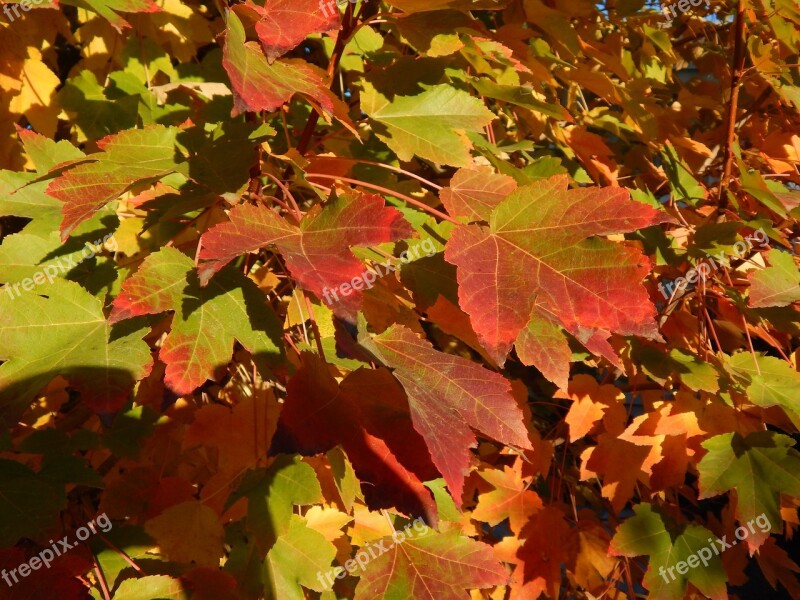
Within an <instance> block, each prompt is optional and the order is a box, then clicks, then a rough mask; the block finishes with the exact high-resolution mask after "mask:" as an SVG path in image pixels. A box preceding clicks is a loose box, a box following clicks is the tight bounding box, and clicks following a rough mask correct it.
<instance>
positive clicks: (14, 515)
mask: <svg viewBox="0 0 800 600" xmlns="http://www.w3.org/2000/svg"><path fill="white" fill-rule="evenodd" d="M65 507H66V496H65V494H64V489H63V486H61V485H59V484H56V483H54V482H52V481H49V480H48V479H47V478H45V477H41V476H40V475H37V474H36V473H34V472H33V471H31V470H30V469H29V468H28V467H26V466H25V465H22V464H20V463H17V462H14V461H10V460H0V510H3V515H5V516H4V517H3V520H2V522H0V545H2V547H4V548H10V547H11V546H13V545H14V544H16V543H17V542H18V541H19V540H20V539H21V538H32V539H35V538H37V537H39V536H40V535H42V534H43V533H44V532H47V531H49V530H51V529H52V528H53V526H54V525H55V524H56V523H57V522H58V520H57V515H58V513H59V511H61V510H63V509H64V508H65Z"/></svg>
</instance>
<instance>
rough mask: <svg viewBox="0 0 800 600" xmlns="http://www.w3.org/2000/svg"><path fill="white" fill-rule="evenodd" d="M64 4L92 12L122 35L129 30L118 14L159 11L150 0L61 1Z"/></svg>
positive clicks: (129, 25)
mask: <svg viewBox="0 0 800 600" xmlns="http://www.w3.org/2000/svg"><path fill="white" fill-rule="evenodd" d="M61 1H62V2H63V3H64V4H68V5H72V6H76V7H78V8H82V9H86V8H88V9H89V10H92V11H94V12H96V13H97V14H99V15H100V16H101V17H103V18H104V19H106V20H107V21H108V22H109V23H111V25H113V27H114V29H116V30H117V31H118V32H120V33H122V31H123V30H125V29H129V28H130V27H131V24H130V23H128V21H126V20H125V19H124V18H122V16H120V14H119V13H126V12H129V13H142V12H144V13H152V12H157V11H158V10H159V6H158V4H156V3H155V2H153V1H152V0H61Z"/></svg>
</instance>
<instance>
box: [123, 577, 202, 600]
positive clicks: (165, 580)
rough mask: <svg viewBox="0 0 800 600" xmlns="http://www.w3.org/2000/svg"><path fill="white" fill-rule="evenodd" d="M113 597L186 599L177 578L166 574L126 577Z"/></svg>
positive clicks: (138, 599)
mask: <svg viewBox="0 0 800 600" xmlns="http://www.w3.org/2000/svg"><path fill="white" fill-rule="evenodd" d="M114 597H115V598H125V600H162V599H164V600H166V599H169V600H186V598H188V595H187V594H186V592H185V591H184V589H183V585H182V584H181V581H180V580H179V579H174V578H173V577H169V576H168V575H148V576H147V577H139V578H137V579H126V580H125V581H123V582H122V583H121V584H120V585H119V587H118V588H117V590H116V592H114Z"/></svg>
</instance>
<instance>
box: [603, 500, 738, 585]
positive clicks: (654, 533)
mask: <svg viewBox="0 0 800 600" xmlns="http://www.w3.org/2000/svg"><path fill="white" fill-rule="evenodd" d="M633 510H634V512H635V513H636V514H635V515H634V516H633V517H631V518H629V519H628V520H626V521H625V522H624V523H622V525H620V527H619V529H617V533H616V535H614V538H613V539H612V540H611V547H610V549H609V553H610V554H613V555H617V556H629V557H633V556H642V555H647V556H649V557H650V562H649V564H648V567H647V572H646V573H645V576H644V579H643V581H642V583H643V584H644V586H645V587H646V588H647V589H648V590H649V591H650V595H649V596H648V597H649V598H653V599H654V600H662V599H664V600H671V599H674V600H677V599H679V598H683V597H684V596H685V594H686V584H687V582H691V583H692V585H694V586H695V587H696V588H697V589H698V590H700V591H701V592H703V593H704V594H705V595H706V596H708V597H710V598H715V599H717V598H719V599H722V598H727V597H728V594H727V590H726V587H725V570H724V569H723V567H722V561H721V560H720V558H719V556H718V555H717V554H716V552H714V548H713V546H712V545H713V544H714V543H715V541H714V540H715V539H716V536H714V535H713V534H712V533H711V532H710V531H709V530H708V529H706V528H705V527H701V526H699V525H680V526H679V525H676V524H675V523H674V522H673V521H672V519H670V518H669V517H666V516H664V515H663V514H661V513H660V512H659V511H658V510H657V509H654V508H653V506H652V505H651V504H648V503H642V504H639V505H637V506H634V508H633ZM709 538H711V540H712V541H711V542H709ZM703 548H705V549H706V552H704V553H703V556H708V555H710V556H709V557H708V558H706V560H705V562H699V561H700V558H698V559H697V560H696V561H693V562H697V566H692V564H691V563H689V564H688V565H687V568H688V570H686V572H685V573H683V574H681V573H680V572H679V571H677V568H676V565H677V564H678V563H679V562H686V561H687V560H689V557H690V556H692V555H695V554H697V553H698V551H700V550H701V549H703ZM670 569H672V570H670ZM681 569H682V570H684V567H681ZM673 575H674V577H673Z"/></svg>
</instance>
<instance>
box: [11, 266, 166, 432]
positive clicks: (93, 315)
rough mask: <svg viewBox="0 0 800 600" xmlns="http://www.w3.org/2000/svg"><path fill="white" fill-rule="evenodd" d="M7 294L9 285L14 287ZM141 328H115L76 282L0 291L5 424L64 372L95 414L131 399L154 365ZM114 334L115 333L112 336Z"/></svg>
mask: <svg viewBox="0 0 800 600" xmlns="http://www.w3.org/2000/svg"><path fill="white" fill-rule="evenodd" d="M9 291H10V288H9ZM145 333H146V332H145V331H144V330H141V329H139V330H132V328H131V327H127V328H123V327H120V328H116V329H115V330H113V331H112V328H111V325H110V324H109V323H108V321H106V318H105V316H104V315H103V306H102V303H101V302H100V300H98V299H97V298H95V297H94V296H92V295H91V294H90V293H89V292H87V291H86V290H84V289H83V288H82V287H80V286H79V285H78V284H77V283H73V282H70V281H65V280H59V279H56V280H55V281H53V282H52V283H47V282H45V283H44V284H42V285H40V286H38V287H34V288H33V289H32V290H31V291H23V292H22V293H21V294H20V295H19V296H18V297H17V296H14V295H12V294H10V293H9V294H3V295H2V296H0V358H2V359H4V360H5V361H6V362H4V363H3V364H2V365H0V406H2V409H0V410H1V411H2V412H0V414H2V417H3V419H4V420H6V421H9V420H10V421H16V420H17V418H18V417H19V414H20V413H21V412H22V410H23V409H24V408H25V407H26V406H28V404H30V402H31V401H32V400H33V399H34V397H35V396H36V394H37V393H38V392H39V391H40V390H41V389H42V388H44V387H45V386H46V385H47V384H48V383H49V382H50V380H51V379H53V378H54V377H55V376H56V375H60V376H61V377H64V378H65V379H67V381H69V383H70V385H71V386H72V387H74V388H76V389H77V390H78V391H80V393H81V397H82V399H83V400H84V401H85V402H86V403H87V405H88V406H90V407H91V408H93V409H94V410H96V411H98V412H113V411H115V410H118V409H119V408H121V407H122V405H123V404H125V402H127V400H128V397H129V395H130V391H131V389H132V388H133V385H134V383H135V382H136V381H138V380H139V379H141V378H142V377H144V376H145V375H147V373H148V372H149V371H150V367H151V365H152V358H151V356H150V349H149V348H148V346H147V344H146V343H145V342H143V341H142V337H144V335H145ZM112 334H113V335H112Z"/></svg>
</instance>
